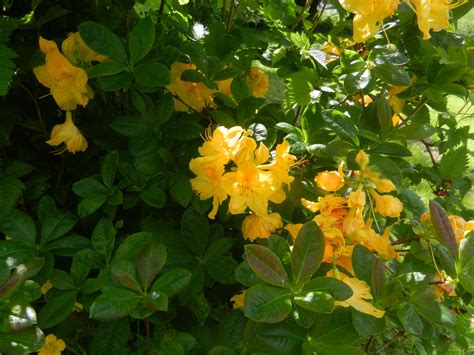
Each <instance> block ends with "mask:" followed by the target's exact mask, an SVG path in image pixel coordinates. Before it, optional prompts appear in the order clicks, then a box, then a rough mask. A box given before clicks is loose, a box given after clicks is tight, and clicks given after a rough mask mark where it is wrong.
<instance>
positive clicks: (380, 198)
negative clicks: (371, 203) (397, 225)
mask: <svg viewBox="0 0 474 355" xmlns="http://www.w3.org/2000/svg"><path fill="white" fill-rule="evenodd" d="M371 195H372V196H373V198H374V200H375V211H376V212H378V213H380V214H381V215H382V216H384V217H393V218H396V217H400V213H401V212H402V210H403V204H402V203H401V202H400V200H399V199H398V198H396V197H393V196H392V195H379V194H378V193H376V192H375V191H371Z"/></svg>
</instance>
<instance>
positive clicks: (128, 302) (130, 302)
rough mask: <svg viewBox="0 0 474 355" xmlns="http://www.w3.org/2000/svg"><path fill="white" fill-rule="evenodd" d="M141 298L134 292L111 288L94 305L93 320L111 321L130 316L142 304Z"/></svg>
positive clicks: (92, 307)
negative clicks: (139, 303)
mask: <svg viewBox="0 0 474 355" xmlns="http://www.w3.org/2000/svg"><path fill="white" fill-rule="evenodd" d="M140 299H141V296H140V295H138V294H136V293H135V292H133V291H129V290H124V289H121V288H114V287H110V288H107V289H105V290H104V293H102V294H101V295H100V296H99V297H97V299H96V300H95V301H94V303H92V306H91V309H90V316H91V318H94V319H97V320H101V321H111V320H116V319H119V318H123V317H125V316H127V315H128V314H130V312H132V311H133V309H134V308H135V307H136V306H137V304H138V302H140Z"/></svg>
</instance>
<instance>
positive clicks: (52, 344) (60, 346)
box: [38, 334, 66, 355]
mask: <svg viewBox="0 0 474 355" xmlns="http://www.w3.org/2000/svg"><path fill="white" fill-rule="evenodd" d="M65 349H66V343H65V342H64V341H63V340H62V339H58V338H57V337H56V335H54V334H49V335H48V336H47V337H46V338H45V341H44V345H43V347H42V348H41V349H39V351H38V355H61V352H63V351H64V350H65Z"/></svg>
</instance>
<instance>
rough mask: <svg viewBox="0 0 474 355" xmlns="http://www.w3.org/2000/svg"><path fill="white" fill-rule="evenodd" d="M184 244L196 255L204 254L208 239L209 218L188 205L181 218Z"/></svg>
mask: <svg viewBox="0 0 474 355" xmlns="http://www.w3.org/2000/svg"><path fill="white" fill-rule="evenodd" d="M181 235H182V237H183V242H184V244H185V245H186V246H187V247H188V248H189V250H191V251H192V252H193V253H194V254H196V255H204V252H205V250H206V246H207V241H208V239H209V220H208V219H207V216H204V215H200V214H198V213H197V212H196V210H195V209H194V208H193V207H188V208H187V209H186V211H184V214H183V217H182V218H181Z"/></svg>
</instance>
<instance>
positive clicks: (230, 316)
mask: <svg viewBox="0 0 474 355" xmlns="http://www.w3.org/2000/svg"><path fill="white" fill-rule="evenodd" d="M246 323H247V318H245V316H244V314H243V313H242V312H241V311H240V310H233V311H230V312H227V313H226V314H224V315H223V317H222V320H221V322H220V324H219V328H218V330H217V337H216V340H217V343H218V344H221V345H222V344H226V345H228V346H236V345H238V344H239V343H240V342H241V341H242V339H243V337H244V328H245V324H246Z"/></svg>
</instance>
